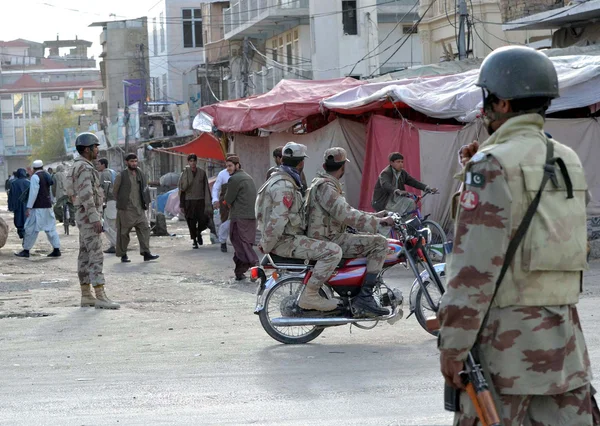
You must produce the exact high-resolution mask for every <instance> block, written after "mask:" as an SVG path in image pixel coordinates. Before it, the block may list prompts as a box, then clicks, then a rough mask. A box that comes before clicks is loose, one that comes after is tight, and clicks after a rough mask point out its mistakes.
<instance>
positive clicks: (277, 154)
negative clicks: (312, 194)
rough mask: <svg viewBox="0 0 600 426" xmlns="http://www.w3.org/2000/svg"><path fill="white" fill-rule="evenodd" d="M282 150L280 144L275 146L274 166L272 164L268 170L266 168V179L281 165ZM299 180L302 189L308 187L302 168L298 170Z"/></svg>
mask: <svg viewBox="0 0 600 426" xmlns="http://www.w3.org/2000/svg"><path fill="white" fill-rule="evenodd" d="M282 151H283V147H282V146H278V147H277V148H275V149H274V150H273V161H275V166H273V167H271V168H270V169H269V170H267V180H269V178H270V177H271V175H272V174H273V173H275V172H276V171H277V170H279V167H280V166H281V162H282V160H283V154H282ZM300 181H301V182H302V185H303V187H304V189H305V190H306V188H308V185H307V183H306V176H304V170H302V171H300Z"/></svg>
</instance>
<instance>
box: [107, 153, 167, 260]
mask: <svg viewBox="0 0 600 426" xmlns="http://www.w3.org/2000/svg"><path fill="white" fill-rule="evenodd" d="M125 162H126V163H127V168H126V169H125V170H123V171H122V172H121V173H119V174H118V175H117V177H116V179H115V186H114V188H113V195H114V197H115V199H116V200H117V250H116V251H117V256H118V257H120V258H121V262H123V263H129V262H131V260H129V257H128V256H127V247H128V246H129V241H130V237H129V233H130V232H131V229H132V228H135V233H136V234H137V238H138V242H139V244H140V254H141V255H142V256H143V257H144V262H148V261H150V260H156V259H158V258H159V256H158V255H153V254H152V253H150V227H149V226H148V219H147V218H146V215H145V214H144V210H146V209H148V203H149V202H150V199H149V198H150V197H149V195H148V191H147V183H146V178H145V177H144V173H143V172H142V171H141V170H140V169H138V166H137V165H138V158H137V155H135V154H128V155H127V157H125Z"/></svg>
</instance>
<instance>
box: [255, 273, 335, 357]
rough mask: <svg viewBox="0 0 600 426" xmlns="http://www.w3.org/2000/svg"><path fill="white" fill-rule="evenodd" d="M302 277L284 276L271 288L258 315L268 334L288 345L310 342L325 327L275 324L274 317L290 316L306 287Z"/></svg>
mask: <svg viewBox="0 0 600 426" xmlns="http://www.w3.org/2000/svg"><path fill="white" fill-rule="evenodd" d="M302 280H303V279H302V278H300V277H290V278H284V279H282V280H281V281H279V282H278V283H277V284H275V285H274V286H273V288H271V290H270V291H269V294H267V297H266V299H265V305H264V308H263V310H262V311H260V313H259V315H258V317H259V318H260V323H261V325H262V327H263V328H264V329H265V331H266V332H267V334H268V335H269V336H271V337H272V338H273V339H275V340H277V341H278V342H281V343H285V344H288V345H293V344H302V343H308V342H310V341H312V340H314V339H316V338H317V337H319V335H320V334H321V333H323V330H324V329H323V327H317V326H291V327H279V326H274V325H273V323H272V322H271V319H272V318H278V317H285V316H289V311H290V310H291V308H292V307H293V306H294V304H295V303H296V300H297V299H298V296H299V295H300V293H301V292H302V290H303V289H304V283H303V282H302Z"/></svg>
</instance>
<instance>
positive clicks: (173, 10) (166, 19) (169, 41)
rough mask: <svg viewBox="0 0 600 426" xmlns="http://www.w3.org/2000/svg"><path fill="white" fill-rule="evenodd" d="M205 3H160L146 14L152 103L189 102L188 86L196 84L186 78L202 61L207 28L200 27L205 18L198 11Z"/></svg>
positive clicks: (166, 0) (190, 0) (199, 0)
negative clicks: (154, 101) (162, 101)
mask: <svg viewBox="0 0 600 426" xmlns="http://www.w3.org/2000/svg"><path fill="white" fill-rule="evenodd" d="M207 2H208V0H206V1H202V0H160V1H158V2H157V3H156V4H154V5H153V6H152V7H151V8H150V10H149V11H148V20H149V27H148V31H149V39H150V77H151V79H152V80H151V96H150V97H151V98H152V99H153V100H165V101H175V102H188V101H189V97H190V95H189V92H190V90H189V88H188V85H189V84H194V82H196V84H197V78H196V77H195V76H193V77H192V78H191V79H190V75H189V74H190V72H191V71H192V70H195V69H196V67H198V66H199V65H202V64H204V60H205V58H204V44H205V42H206V39H207V37H208V33H209V31H210V27H207V26H206V25H204V21H205V20H206V19H207V18H208V15H207V14H206V13H204V14H203V12H202V8H203V4H204V3H207ZM193 73H195V71H193V72H192V74H193ZM184 75H185V76H184ZM193 92H194V90H193V89H192V90H191V93H192V94H193Z"/></svg>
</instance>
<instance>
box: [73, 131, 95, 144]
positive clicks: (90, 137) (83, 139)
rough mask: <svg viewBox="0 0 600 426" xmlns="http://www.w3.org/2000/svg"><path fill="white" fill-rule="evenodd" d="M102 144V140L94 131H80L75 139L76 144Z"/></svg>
mask: <svg viewBox="0 0 600 426" xmlns="http://www.w3.org/2000/svg"><path fill="white" fill-rule="evenodd" d="M94 145H100V140H99V139H98V136H96V135H95V134H93V133H89V132H85V133H80V134H79V135H78V136H77V139H75V146H94Z"/></svg>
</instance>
